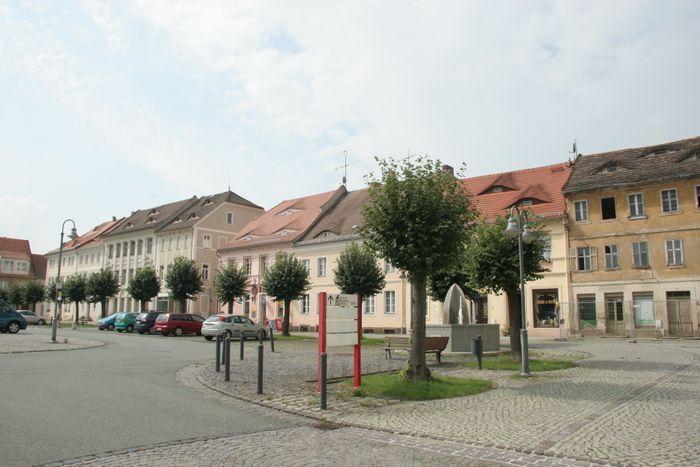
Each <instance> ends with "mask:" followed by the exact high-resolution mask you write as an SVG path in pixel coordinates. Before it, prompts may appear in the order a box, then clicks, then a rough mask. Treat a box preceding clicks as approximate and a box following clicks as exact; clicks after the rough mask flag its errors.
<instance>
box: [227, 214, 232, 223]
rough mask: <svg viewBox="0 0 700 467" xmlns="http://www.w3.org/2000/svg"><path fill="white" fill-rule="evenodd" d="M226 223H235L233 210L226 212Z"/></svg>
mask: <svg viewBox="0 0 700 467" xmlns="http://www.w3.org/2000/svg"><path fill="white" fill-rule="evenodd" d="M226 223H227V224H233V213H232V212H227V213H226Z"/></svg>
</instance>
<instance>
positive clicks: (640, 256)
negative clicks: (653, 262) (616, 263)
mask: <svg viewBox="0 0 700 467" xmlns="http://www.w3.org/2000/svg"><path fill="white" fill-rule="evenodd" d="M643 260H646V261H643ZM632 267H633V268H648V267H649V244H648V243H647V241H646V240H641V241H639V242H632Z"/></svg>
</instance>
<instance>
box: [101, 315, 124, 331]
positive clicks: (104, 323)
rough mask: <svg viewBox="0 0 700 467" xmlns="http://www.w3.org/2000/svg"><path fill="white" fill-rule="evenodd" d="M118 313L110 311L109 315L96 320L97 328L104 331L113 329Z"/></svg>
mask: <svg viewBox="0 0 700 467" xmlns="http://www.w3.org/2000/svg"><path fill="white" fill-rule="evenodd" d="M118 314H119V313H112V314H111V315H109V316H107V317H105V318H102V319H98V320H97V329H99V330H100V331H104V330H105V329H107V330H109V331H114V322H115V321H116V320H117V315H118Z"/></svg>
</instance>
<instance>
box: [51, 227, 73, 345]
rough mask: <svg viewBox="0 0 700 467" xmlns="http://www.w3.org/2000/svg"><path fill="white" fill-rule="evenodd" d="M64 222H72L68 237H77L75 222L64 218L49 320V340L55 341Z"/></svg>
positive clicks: (59, 296)
mask: <svg viewBox="0 0 700 467" xmlns="http://www.w3.org/2000/svg"><path fill="white" fill-rule="evenodd" d="M66 222H70V223H71V224H73V228H72V229H71V230H70V234H69V235H68V238H70V239H71V240H75V239H76V238H77V237H78V231H77V230H76V229H75V222H74V221H73V219H66V220H64V221H63V224H61V244H60V246H59V248H58V273H57V274H56V297H54V308H53V321H52V322H51V342H53V343H54V344H55V343H56V330H57V329H58V302H59V301H61V299H62V296H61V289H62V288H63V284H62V283H61V257H62V256H63V230H64V229H65V228H66Z"/></svg>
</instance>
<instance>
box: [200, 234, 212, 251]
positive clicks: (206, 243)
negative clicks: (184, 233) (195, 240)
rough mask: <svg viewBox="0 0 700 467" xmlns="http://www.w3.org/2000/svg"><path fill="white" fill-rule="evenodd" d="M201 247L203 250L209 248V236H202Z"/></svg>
mask: <svg viewBox="0 0 700 467" xmlns="http://www.w3.org/2000/svg"><path fill="white" fill-rule="evenodd" d="M202 245H203V246H204V248H211V235H209V234H204V235H203V236H202Z"/></svg>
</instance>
